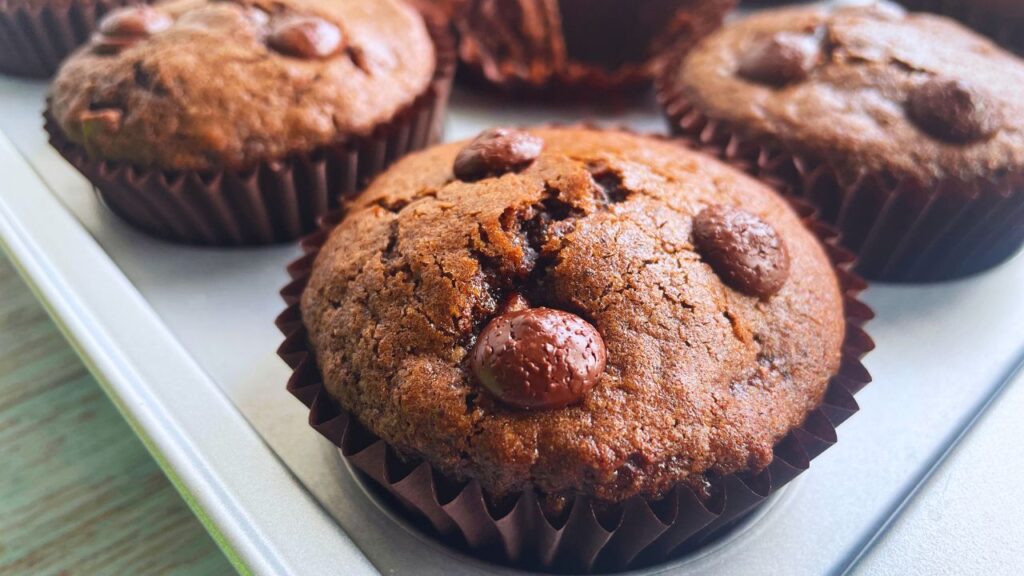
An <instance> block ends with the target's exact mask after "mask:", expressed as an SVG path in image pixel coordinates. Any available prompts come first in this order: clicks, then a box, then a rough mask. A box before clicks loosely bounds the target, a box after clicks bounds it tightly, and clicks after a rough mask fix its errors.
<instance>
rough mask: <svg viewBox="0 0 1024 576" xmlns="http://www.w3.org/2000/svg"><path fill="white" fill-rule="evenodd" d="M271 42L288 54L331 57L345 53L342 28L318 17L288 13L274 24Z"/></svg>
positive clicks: (269, 39)
mask: <svg viewBox="0 0 1024 576" xmlns="http://www.w3.org/2000/svg"><path fill="white" fill-rule="evenodd" d="M267 44H269V45H270V47H271V48H273V49H274V50H277V51H278V52H280V53H281V54H284V55H286V56H292V57H295V58H307V59H318V58H329V57H331V56H334V55H335V54H338V53H339V52H341V48H342V42H341V29H340V28H338V27H337V26H335V25H334V24H332V23H330V22H328V21H327V20H324V19H323V18H318V17H316V16H287V17H283V18H280V19H279V20H277V21H276V22H274V23H273V24H272V25H271V28H270V35H269V36H268V37H267Z"/></svg>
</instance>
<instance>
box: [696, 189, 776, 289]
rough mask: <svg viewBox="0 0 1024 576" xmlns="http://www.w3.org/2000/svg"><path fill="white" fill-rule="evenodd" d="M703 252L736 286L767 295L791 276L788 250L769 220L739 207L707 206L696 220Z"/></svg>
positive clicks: (716, 270) (701, 252)
mask: <svg viewBox="0 0 1024 576" xmlns="http://www.w3.org/2000/svg"><path fill="white" fill-rule="evenodd" d="M693 240H694V244H695V245H696V247H697V250H698V251H699V252H700V254H701V256H702V257H703V258H704V260H706V261H707V262H708V263H709V264H711V267H712V268H714V270H715V272H716V273H717V274H718V275H719V276H721V277H722V279H723V280H725V282H726V283H728V284H729V285H731V286H733V287H734V288H736V289H737V290H740V291H741V292H744V293H746V294H750V295H752V296H757V297H760V298H767V297H769V296H771V295H772V294H775V293H776V292H778V291H779V290H780V289H781V288H782V286H783V285H784V284H785V283H786V278H787V277H789V253H788V252H787V251H786V245H785V244H784V243H783V242H782V239H781V238H779V235H778V233H776V232H775V229H774V228H772V227H771V225H769V224H768V223H767V222H765V221H764V220H761V219H760V218H758V217H757V216H755V215H753V214H751V213H749V212H747V211H745V210H740V209H738V208H729V207H725V206H712V207H709V208H705V209H704V210H702V211H701V213H700V214H698V215H697V217H696V218H695V219H694V221H693Z"/></svg>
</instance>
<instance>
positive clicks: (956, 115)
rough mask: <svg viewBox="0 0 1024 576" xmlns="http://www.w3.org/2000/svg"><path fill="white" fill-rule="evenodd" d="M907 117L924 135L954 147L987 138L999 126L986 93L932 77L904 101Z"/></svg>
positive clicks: (957, 81)
mask: <svg viewBox="0 0 1024 576" xmlns="http://www.w3.org/2000/svg"><path fill="white" fill-rule="evenodd" d="M907 112H908V113H909V115H910V118H911V119H912V120H913V121H914V122H915V123H916V124H917V125H918V127H920V128H921V129H922V130H924V131H925V132H927V133H928V134H930V135H932V136H934V137H936V138H939V139H941V140H945V141H947V142H953V143H957V144H962V143H967V142H974V141H977V140H983V139H987V138H989V137H991V136H992V135H993V134H995V133H996V132H997V131H998V130H999V126H1000V124H1001V123H1002V122H1001V118H1000V115H999V112H998V108H997V105H996V103H995V102H993V101H992V99H991V98H990V97H989V96H988V94H986V93H984V92H982V91H980V90H978V89H976V88H975V87H973V86H970V85H968V84H966V83H964V82H961V81H959V80H950V79H943V78H933V79H931V80H928V81H927V82H925V83H924V84H921V85H920V86H917V87H916V88H914V89H913V90H912V91H911V92H910V96H909V98H908V100H907Z"/></svg>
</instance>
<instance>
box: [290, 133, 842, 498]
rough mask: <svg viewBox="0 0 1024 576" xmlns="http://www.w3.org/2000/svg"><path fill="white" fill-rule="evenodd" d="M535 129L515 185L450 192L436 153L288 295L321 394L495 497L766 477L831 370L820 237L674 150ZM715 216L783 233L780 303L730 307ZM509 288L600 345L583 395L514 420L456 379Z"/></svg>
mask: <svg viewBox="0 0 1024 576" xmlns="http://www.w3.org/2000/svg"><path fill="white" fill-rule="evenodd" d="M530 132H531V133H533V134H535V135H538V136H540V137H542V138H543V139H544V142H545V147H544V150H543V152H542V153H541V156H540V157H539V158H538V159H537V161H536V162H534V163H533V165H532V166H530V167H529V168H527V169H525V170H524V171H522V172H520V173H513V174H506V175H504V176H502V177H500V178H487V179H483V180H479V181H477V182H473V183H467V182H461V181H457V180H454V178H453V176H452V162H453V160H454V158H455V156H456V154H457V153H458V152H459V150H460V148H461V147H462V146H463V145H464V143H454V144H447V145H443V146H438V147H435V148H432V149H430V150H428V151H426V152H422V153H417V154H414V155H412V156H409V157H407V158H406V159H403V160H402V161H400V162H399V163H398V164H396V166H395V167H394V168H393V169H392V170H390V171H389V172H387V173H386V174H384V175H383V176H381V177H380V178H378V179H377V180H376V181H375V182H374V184H373V185H372V186H371V187H370V188H369V189H368V190H367V191H366V192H365V193H364V194H363V195H362V196H360V197H359V198H358V199H357V200H356V201H355V203H354V204H353V206H352V207H351V209H350V211H349V212H348V215H347V217H346V218H345V220H344V221H343V222H342V223H341V224H340V225H339V226H338V227H337V228H336V229H335V230H334V232H333V233H332V235H331V237H330V239H329V240H328V241H327V243H326V244H325V246H324V247H323V249H322V251H321V252H320V254H319V256H318V258H317V260H316V263H315V266H314V270H313V272H312V275H311V278H310V280H309V284H308V286H307V288H306V290H305V292H304V293H303V295H302V302H301V306H302V315H303V320H304V323H305V324H306V326H307V328H308V330H309V334H310V343H311V347H312V348H313V350H314V351H315V354H316V357H317V360H318V364H319V367H320V369H321V372H322V373H323V377H324V382H325V386H326V388H327V390H328V391H329V392H330V393H331V394H332V395H333V396H334V397H335V398H336V399H337V400H338V401H339V402H340V403H341V405H342V406H343V407H344V408H346V409H347V410H349V411H351V412H352V413H353V414H354V415H355V416H356V417H357V418H358V419H359V420H360V421H361V422H362V423H363V424H364V425H365V426H367V427H368V428H369V429H370V430H372V431H373V432H374V433H375V434H377V435H379V436H380V437H381V438H383V439H384V440H385V441H387V442H388V443H389V444H391V445H392V446H394V447H395V448H396V449H398V450H399V451H400V452H402V453H404V454H406V455H408V456H410V457H422V458H424V459H426V460H427V461H428V462H429V463H430V464H431V465H433V466H434V467H435V468H437V469H439V470H441V471H442V472H444V473H445V474H448V475H450V476H452V477H455V478H459V479H466V478H476V479H478V480H479V481H480V482H481V484H482V485H483V487H484V488H485V490H487V491H488V492H489V493H490V494H491V495H493V496H497V497H500V496H502V495H505V494H509V493H513V492H516V491H519V490H522V489H525V488H527V487H530V486H533V487H536V488H537V489H539V490H540V491H541V492H543V493H545V494H547V495H568V494H572V493H584V494H589V495H593V496H595V497H597V498H598V499H601V500H605V501H622V500H624V499H626V498H629V497H630V496H632V495H635V494H644V495H648V496H656V495H658V494H661V493H663V492H664V491H666V490H667V489H669V488H671V487H672V486H675V485H676V484H679V483H683V484H686V485H688V486H690V487H692V488H694V489H695V490H697V491H698V493H703V492H704V491H705V489H706V487H707V484H708V481H709V480H710V479H711V478H712V477H713V476H715V475H724V474H730V473H734V472H739V471H747V470H758V469H761V468H763V467H764V466H766V465H767V464H768V463H769V462H770V461H771V458H772V446H773V444H774V443H775V442H776V441H778V440H779V439H780V438H782V437H783V436H784V435H785V434H786V433H787V432H788V431H789V430H791V429H792V428H794V427H796V426H798V425H799V424H800V423H802V421H803V420H804V418H805V415H806V414H807V412H808V411H809V410H811V409H813V408H814V407H816V406H817V405H818V404H819V403H820V401H821V399H822V395H823V394H824V391H825V389H826V386H827V383H828V381H829V378H830V377H831V376H832V375H833V374H835V372H836V371H837V369H838V365H839V359H840V347H841V345H842V341H843V336H844V333H845V320H844V317H843V305H842V299H841V295H840V291H839V287H838V283H837V280H836V278H835V275H834V273H833V269H832V266H831V264H830V262H829V260H828V258H827V257H826V255H825V253H824V251H823V249H822V248H821V246H820V245H819V244H818V242H817V241H816V239H815V238H814V236H813V235H812V234H811V233H810V232H808V231H807V230H806V229H805V228H804V227H803V226H802V224H801V223H800V220H799V219H798V217H797V216H796V215H795V214H794V213H793V211H792V210H791V209H790V208H789V207H788V205H787V204H786V203H785V202H784V201H783V200H781V199H780V198H779V197H777V196H776V195H774V194H772V193H771V192H770V191H769V190H768V189H767V188H766V187H765V186H763V185H761V184H759V183H757V182H756V181H754V180H752V179H750V178H748V177H746V176H744V175H742V174H740V173H738V172H736V171H734V170H732V169H730V168H728V167H726V166H724V165H722V164H720V163H718V162H716V161H714V160H713V159H711V158H708V157H705V156H702V155H699V154H696V153H694V152H690V151H688V150H686V149H684V148H682V147H679V146H678V145H676V144H673V143H668V142H664V141H660V140H655V139H651V138H645V137H638V136H634V135H630V134H625V133H619V132H608V131H594V130H590V129H585V128H559V129H536V130H531V131H530ZM595 178H596V179H595ZM599 188H600V189H603V190H604V192H602V193H598V190H599ZM604 197H606V198H608V199H609V200H608V201H607V202H606V201H603V200H599V199H598V198H604ZM712 204H726V205H736V206H743V207H744V208H745V209H746V210H748V211H750V212H752V213H754V214H757V215H758V216H760V217H761V218H763V219H764V220H765V221H766V222H768V223H769V224H771V225H772V226H773V227H775V228H776V230H777V231H778V234H779V236H780V237H781V238H782V239H783V241H784V242H785V243H786V245H787V247H788V252H789V256H790V258H791V269H790V270H791V273H790V277H789V279H788V281H787V282H786V284H785V285H784V286H783V287H782V289H781V291H780V292H779V293H777V294H776V295H774V296H772V297H771V298H768V299H758V298H754V297H750V296H746V295H744V294H741V293H739V292H737V291H734V290H733V289H731V288H729V287H728V286H727V285H726V284H724V283H723V281H722V280H721V279H720V278H719V277H718V276H716V275H715V273H714V272H713V270H712V269H711V267H710V266H709V265H708V264H706V263H704V262H702V261H701V258H700V255H699V254H697V253H696V252H695V251H694V249H693V246H692V243H691V238H690V229H691V223H692V219H693V216H694V215H695V214H697V213H698V212H699V211H700V210H701V209H703V208H704V207H706V206H708V205H712ZM545 231H546V232H547V236H546V240H542V238H544V237H545V235H544V232H545ZM513 291H518V292H521V293H524V294H526V296H527V297H528V298H529V300H530V303H531V304H532V305H534V306H548V307H552V308H556V309H561V310H565V311H569V312H572V313H574V314H578V315H579V316H581V317H583V318H584V319H586V320H587V321H589V322H590V323H591V324H593V325H594V326H595V327H597V329H598V330H599V331H600V333H601V335H602V337H603V338H604V342H605V345H606V347H607V368H606V369H605V371H604V373H603V375H602V376H601V378H600V380H599V381H598V383H597V385H596V387H594V389H593V390H591V391H590V392H589V393H588V394H587V395H586V397H585V398H584V400H583V401H582V403H580V404H578V405H574V406H569V407H567V408H562V409H558V410H551V411H535V412H524V411H519V410H515V409H511V408H507V407H503V406H502V405H501V404H499V403H497V402H495V401H494V400H493V399H492V398H491V397H490V396H489V395H488V394H487V393H486V392H484V391H482V390H481V389H480V387H479V386H478V385H477V384H475V383H474V382H473V381H472V380H471V378H470V376H469V370H468V368H467V362H468V356H469V352H470V350H471V349H472V347H473V344H474V339H475V337H476V335H477V334H478V333H479V331H480V330H481V329H482V328H483V325H484V324H485V323H486V322H487V321H488V320H490V319H491V318H492V317H493V316H494V315H495V313H496V309H497V307H498V306H499V304H500V302H501V301H502V300H503V299H504V298H505V297H506V296H507V295H508V294H510V293H511V292H513Z"/></svg>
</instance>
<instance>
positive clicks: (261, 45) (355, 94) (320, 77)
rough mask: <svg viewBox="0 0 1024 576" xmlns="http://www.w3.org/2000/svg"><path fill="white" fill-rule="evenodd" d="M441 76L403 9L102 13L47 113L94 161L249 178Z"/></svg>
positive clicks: (371, 121)
mask: <svg viewBox="0 0 1024 576" xmlns="http://www.w3.org/2000/svg"><path fill="white" fill-rule="evenodd" d="M434 67H435V54H434V46H433V43H432V41H431V38H430V36H429V34H428V31H427V28H426V25H425V24H424V22H423V19H422V18H421V17H420V15H419V14H418V13H417V12H416V11H415V10H414V9H412V8H410V7H409V6H407V5H405V4H404V3H403V2H401V1H400V0H330V1H326V0H224V1H216V0H175V1H171V2H166V3H162V4H159V5H157V6H155V7H135V8H125V9H121V10H117V11H115V12H113V13H111V14H110V15H108V17H107V18H106V19H105V20H104V22H103V23H101V24H100V27H99V31H98V32H97V33H96V34H95V36H94V37H93V39H92V41H91V42H90V43H89V44H87V45H86V46H84V47H83V48H81V49H80V50H79V51H78V52H76V53H75V54H74V55H73V56H71V57H70V58H69V59H68V61H67V62H66V63H65V64H64V65H63V67H62V68H61V70H60V72H59V73H58V75H57V77H56V79H55V80H54V83H53V86H52V89H51V102H50V111H51V114H52V115H53V116H54V118H55V120H56V122H57V124H58V125H59V126H60V128H61V129H62V130H63V131H64V133H65V134H66V135H67V137H68V138H69V139H70V140H71V141H73V142H75V143H77V144H79V145H81V146H83V147H84V148H86V150H88V151H89V153H90V154H93V155H95V156H97V157H100V158H104V159H108V160H119V161H127V162H130V163H132V164H135V165H140V166H145V167H155V168H161V169H170V170H205V169H215V168H220V167H229V168H245V167H248V166H251V165H254V164H256V163H258V162H260V161H263V160H274V159H279V158H282V157H285V156H287V155H289V154H291V153H297V152H307V151H309V150H312V149H314V148H316V147H317V146H321V145H325V144H329V143H334V142H337V141H339V140H343V139H344V138H346V137H349V136H353V135H366V134H368V133H370V132H371V131H372V130H373V129H374V128H375V127H376V126H378V125H381V124H383V123H386V122H388V121H389V120H390V119H391V118H392V117H393V116H394V115H395V114H396V113H397V112H399V111H400V110H402V109H403V108H404V107H406V106H408V105H410V104H411V103H412V102H413V101H414V100H415V99H416V98H417V97H418V96H419V95H421V94H423V93H424V92H425V91H426V90H427V88H428V86H429V84H430V81H431V77H432V75H433V73H434Z"/></svg>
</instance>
